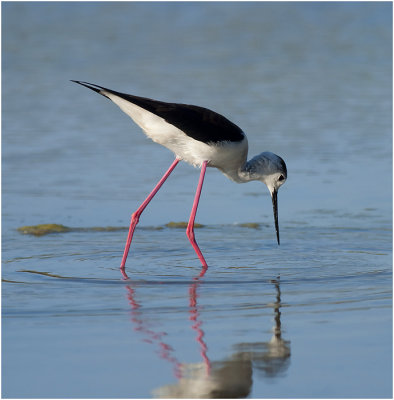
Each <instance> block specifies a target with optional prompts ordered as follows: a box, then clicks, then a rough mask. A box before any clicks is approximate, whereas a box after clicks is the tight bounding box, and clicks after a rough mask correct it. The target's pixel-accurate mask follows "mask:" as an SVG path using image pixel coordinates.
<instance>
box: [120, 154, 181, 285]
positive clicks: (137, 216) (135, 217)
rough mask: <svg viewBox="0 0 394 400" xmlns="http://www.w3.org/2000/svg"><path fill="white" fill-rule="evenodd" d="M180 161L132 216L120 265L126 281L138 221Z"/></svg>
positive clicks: (172, 165) (169, 170)
mask: <svg viewBox="0 0 394 400" xmlns="http://www.w3.org/2000/svg"><path fill="white" fill-rule="evenodd" d="M179 161H180V160H179V158H175V160H174V162H173V163H172V164H171V166H170V168H168V170H167V172H166V173H165V174H164V175H163V177H162V178H161V179H160V181H159V183H158V184H157V185H156V186H155V188H154V189H153V190H152V192H151V193H150V194H149V196H148V197H147V198H146V199H145V201H144V202H143V203H142V204H141V205H140V206H139V207H138V209H137V211H136V212H134V213H133V215H132V216H131V221H130V228H129V233H128V235H127V240H126V246H125V249H124V252H123V258H122V262H121V264H120V271H121V273H122V275H123V278H125V279H128V276H127V274H126V272H125V265H126V259H127V255H128V254H129V249H130V244H131V240H132V238H133V234H134V230H135V227H136V226H137V224H138V221H139V219H140V215H141V214H142V212H143V211H144V210H145V208H146V206H147V205H148V204H149V202H150V201H151V200H152V199H153V197H154V196H155V194H156V193H157V192H158V191H159V189H160V188H161V187H162V185H163V183H164V182H165V181H166V179H167V178H168V177H169V175H170V174H171V172H172V171H173V169H174V168H175V167H176V166H177V164H178V163H179Z"/></svg>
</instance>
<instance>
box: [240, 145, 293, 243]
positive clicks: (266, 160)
mask: <svg viewBox="0 0 394 400" xmlns="http://www.w3.org/2000/svg"><path fill="white" fill-rule="evenodd" d="M247 164H248V166H247V169H248V171H249V174H250V176H251V178H252V179H254V180H259V181H261V182H264V183H265V184H266V185H267V187H268V190H269V191H270V194H271V199H272V207H273V210H274V221H275V230H276V238H277V240H278V244H280V240H279V224H278V190H279V188H280V187H281V186H282V185H283V184H284V183H285V182H286V179H287V168H286V163H285V162H284V161H283V159H282V158H281V157H279V156H278V155H276V154H274V153H271V152H269V151H266V152H264V153H261V154H259V155H258V156H256V157H254V158H252V159H251V160H250V161H249V162H248V163H247Z"/></svg>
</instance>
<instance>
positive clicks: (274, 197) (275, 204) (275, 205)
mask: <svg viewBox="0 0 394 400" xmlns="http://www.w3.org/2000/svg"><path fill="white" fill-rule="evenodd" d="M271 198H272V208H273V209H274V220H275V230H276V239H277V240H278V245H280V240H279V224H278V191H277V190H276V189H274V190H273V191H272V193H271Z"/></svg>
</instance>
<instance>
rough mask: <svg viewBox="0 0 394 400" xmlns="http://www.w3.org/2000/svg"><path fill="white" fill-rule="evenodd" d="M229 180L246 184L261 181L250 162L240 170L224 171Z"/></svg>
mask: <svg viewBox="0 0 394 400" xmlns="http://www.w3.org/2000/svg"><path fill="white" fill-rule="evenodd" d="M222 172H223V173H224V175H226V176H227V177H228V178H229V179H231V180H232V181H234V182H237V183H246V182H250V181H255V180H259V179H260V177H259V176H257V175H256V174H255V173H254V171H253V168H252V165H251V163H250V161H245V162H244V163H243V164H242V165H241V166H240V167H239V168H238V169H233V170H226V171H222Z"/></svg>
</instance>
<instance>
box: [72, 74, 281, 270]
mask: <svg viewBox="0 0 394 400" xmlns="http://www.w3.org/2000/svg"><path fill="white" fill-rule="evenodd" d="M72 82H75V83H79V84H80V85H83V86H86V87H87V88H89V89H92V90H94V91H95V92H97V93H99V94H101V95H103V96H104V97H107V98H108V99H110V100H112V101H113V102H114V103H115V104H116V105H118V106H119V107H120V108H121V110H122V111H124V112H125V113H126V114H127V115H129V116H130V117H131V118H132V119H133V120H134V122H135V123H136V124H137V125H139V126H140V127H141V128H142V130H143V131H144V132H145V134H146V135H147V136H148V137H149V138H151V139H152V140H153V141H154V142H157V143H159V144H161V145H163V146H165V147H167V148H168V149H170V150H171V151H172V152H173V153H175V160H174V161H173V163H172V164H171V166H170V168H169V169H168V170H167V172H166V173H165V174H164V175H163V177H162V178H161V179H160V181H159V183H158V184H157V185H156V186H155V188H154V189H153V191H152V192H151V193H150V194H149V196H148V197H147V198H146V199H145V201H144V202H143V203H142V204H141V206H140V207H139V208H138V209H137V211H135V212H134V213H133V214H132V217H131V222H130V228H129V233H128V236H127V241H126V246H125V250H124V253H123V258H122V262H121V265H120V269H121V271H122V273H123V275H124V276H127V275H125V265H126V259H127V255H128V252H129V248H130V244H131V240H132V238H133V233H134V230H135V227H136V225H137V223H138V221H139V218H140V215H141V214H142V212H143V211H144V209H145V208H146V206H147V205H148V204H149V202H150V201H151V200H152V198H153V197H154V195H155V194H156V193H157V192H158V190H159V189H160V188H161V186H162V185H163V183H164V182H165V181H166V179H167V178H168V176H169V175H170V174H171V172H172V171H173V169H174V168H175V167H176V165H177V164H178V162H179V161H180V160H183V161H186V162H188V163H190V164H192V165H194V166H197V167H200V168H201V173H200V179H199V181H198V185H197V191H196V195H195V197H194V202H193V207H192V211H191V214H190V218H189V223H188V225H187V228H186V234H187V237H188V238H189V241H190V243H191V244H192V246H193V248H194V250H195V252H196V253H197V255H198V258H199V259H200V261H201V264H202V266H203V272H205V271H206V269H207V268H208V265H207V263H206V261H205V259H204V256H203V255H202V253H201V250H200V248H199V247H198V245H197V242H196V239H195V236H194V220H195V217H196V212H197V206H198V202H199V199H200V194H201V189H202V184H203V181H204V176H205V171H206V168H207V167H216V168H218V169H219V170H220V171H222V172H223V174H224V175H226V176H227V177H228V178H229V179H231V180H233V181H234V182H237V183H244V182H249V181H255V180H258V181H261V182H264V183H265V184H266V185H267V187H268V189H269V191H270V194H271V198H272V206H273V211H274V221H275V229H276V237H277V241H278V244H280V241H279V225H278V202H277V193H278V189H279V188H280V186H282V185H283V183H284V182H285V181H286V179H287V169H286V164H285V162H284V161H283V159H282V158H281V157H279V156H277V155H276V154H273V153H270V152H264V153H261V154H259V155H257V156H256V157H254V158H252V159H251V160H249V161H247V154H248V140H247V138H246V135H245V133H244V132H243V131H242V130H241V129H240V128H239V127H238V126H237V125H235V124H233V123H232V122H231V121H229V120H228V119H227V118H225V117H223V116H222V115H220V114H218V113H216V112H214V111H211V110H208V109H206V108H203V107H198V106H193V105H188V104H177V103H166V102H163V101H157V100H152V99H148V98H145V97H138V96H133V95H130V94H124V93H119V92H116V91H114V90H110V89H106V88H104V87H102V86H98V85H94V84H91V83H87V82H81V81H72Z"/></svg>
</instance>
